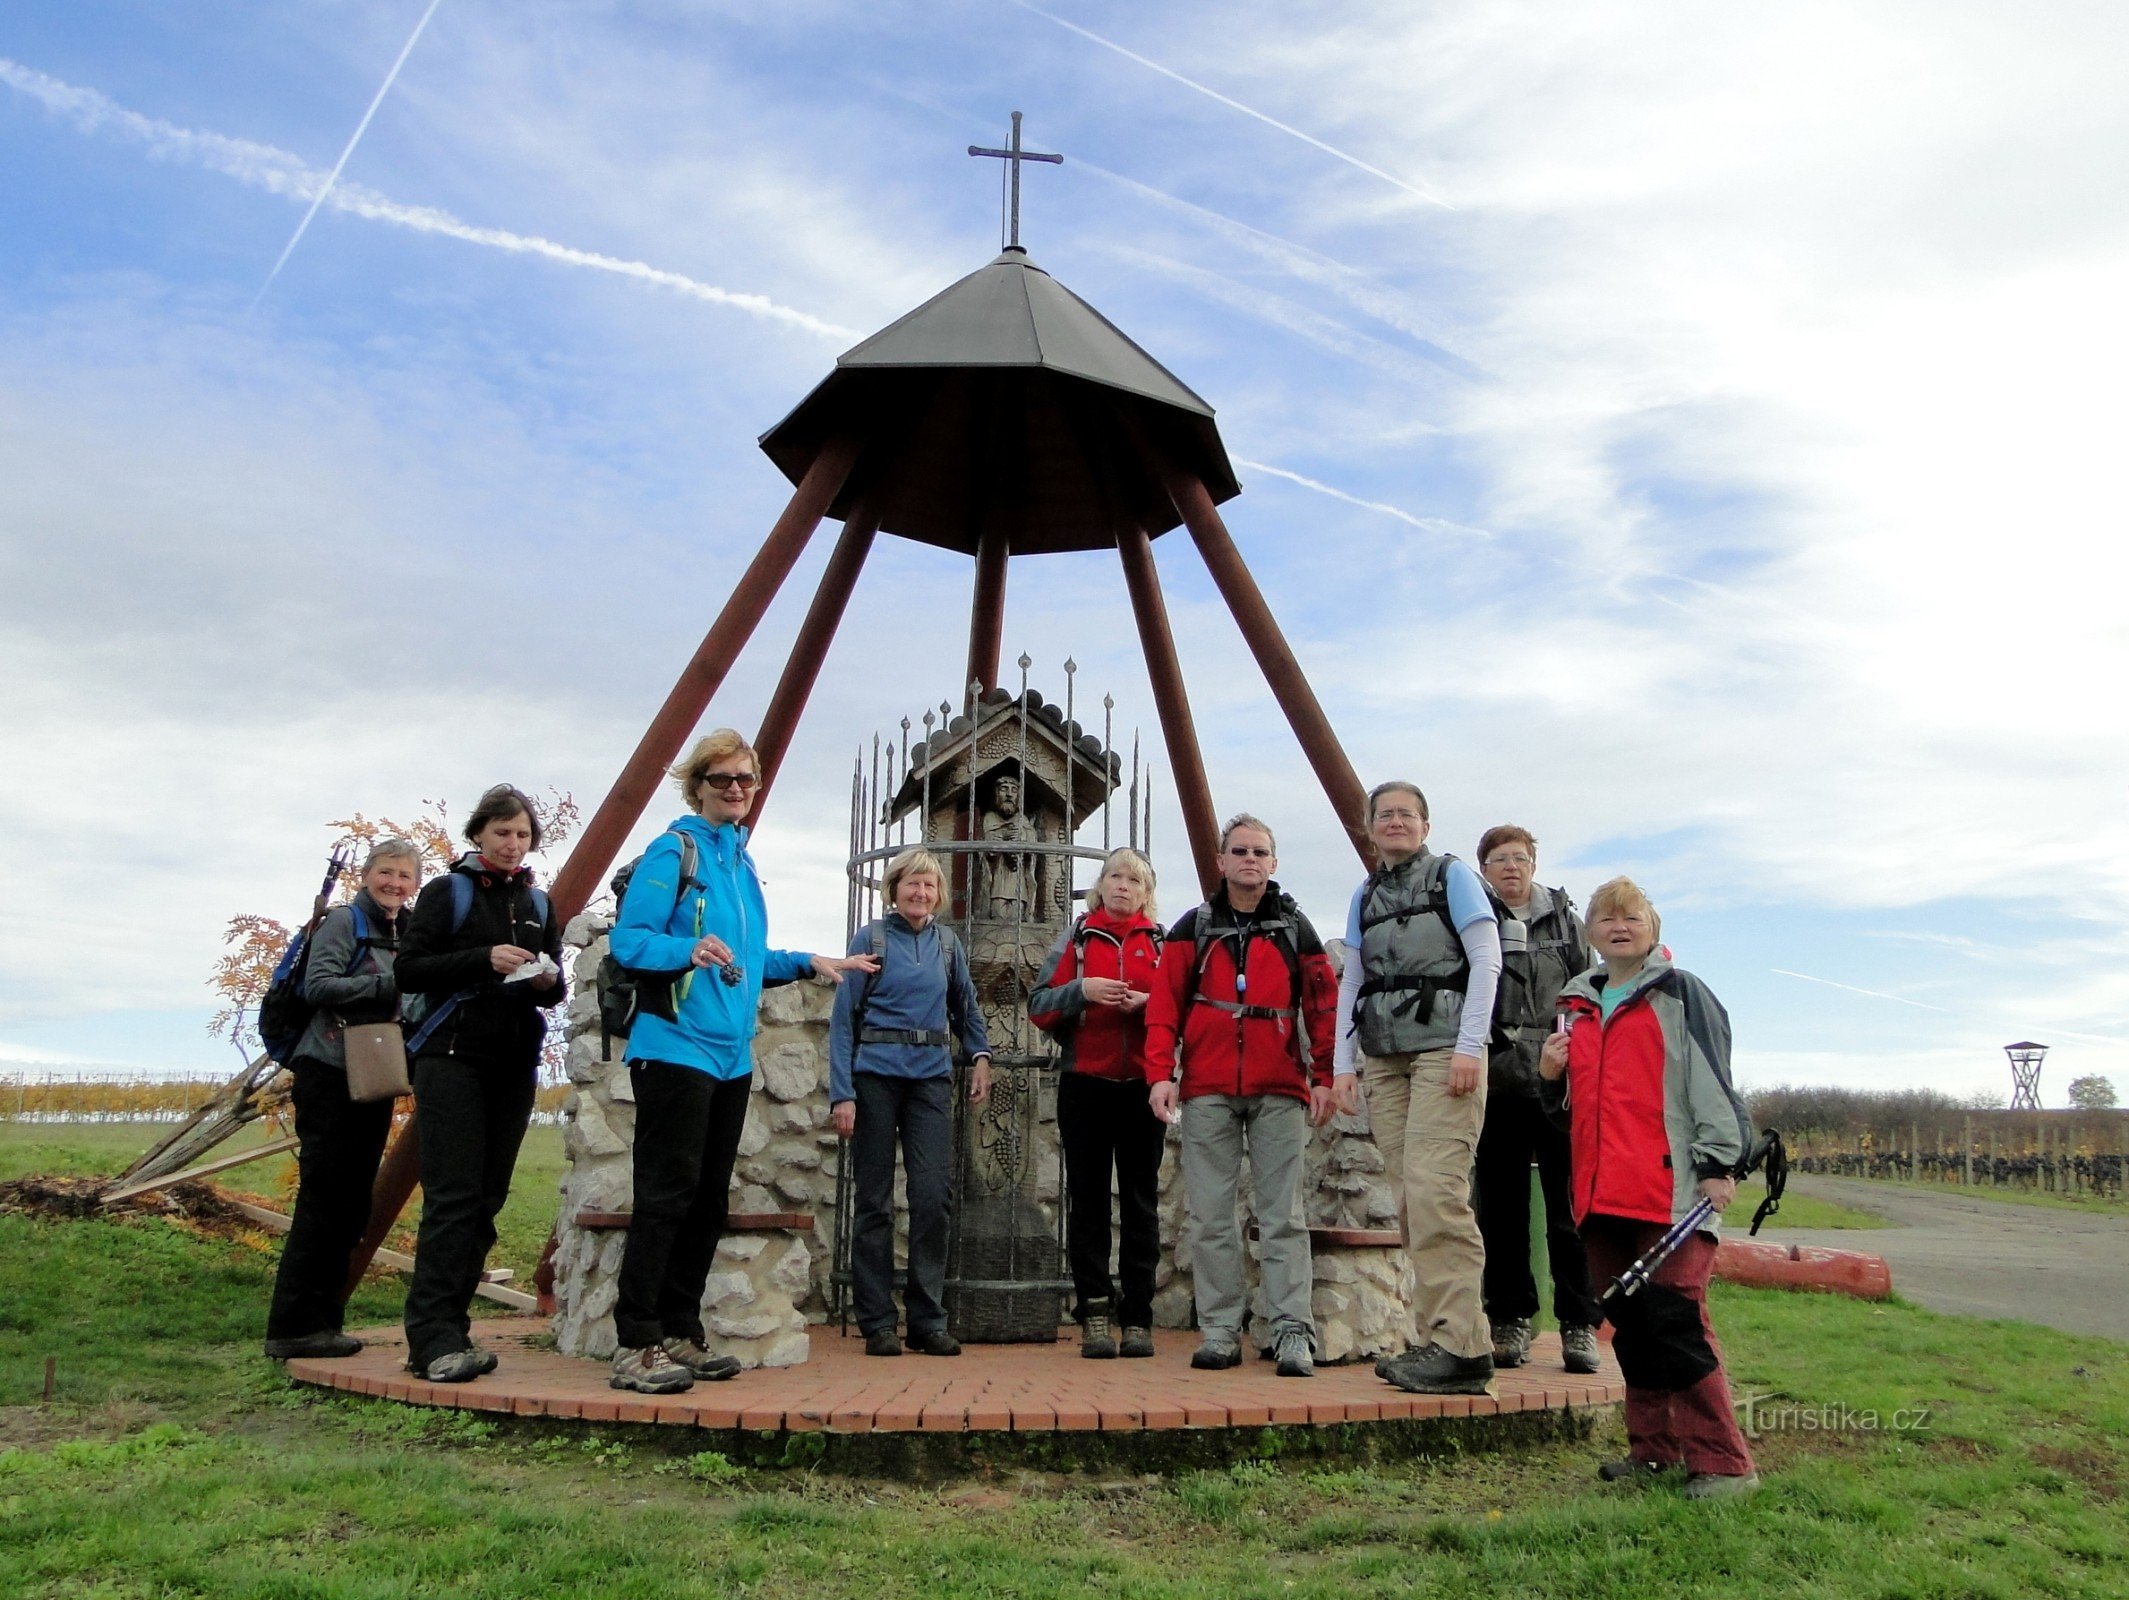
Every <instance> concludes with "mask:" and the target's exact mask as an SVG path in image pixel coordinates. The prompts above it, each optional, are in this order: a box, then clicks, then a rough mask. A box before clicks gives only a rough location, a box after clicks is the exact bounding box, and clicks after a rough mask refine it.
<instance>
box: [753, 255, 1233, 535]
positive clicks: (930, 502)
mask: <svg viewBox="0 0 2129 1600" xmlns="http://www.w3.org/2000/svg"><path fill="white" fill-rule="evenodd" d="M843 432H850V433H853V434H855V435H856V436H857V437H858V438H859V439H860V440H861V441H862V442H863V450H862V453H861V454H860V456H859V459H858V465H857V468H856V470H855V471H853V472H852V474H851V477H850V482H849V483H848V484H846V485H845V486H844V488H843V491H842V493H841V494H839V495H838V496H837V497H836V500H835V502H834V504H833V505H832V506H831V507H830V508H829V515H830V516H834V517H844V516H847V515H848V514H849V511H850V509H851V506H852V505H853V504H854V503H855V502H856V501H857V500H859V499H861V498H862V499H863V500H865V501H866V502H867V504H869V505H870V506H872V507H873V508H874V509H875V510H876V511H877V512H878V513H879V518H880V527H881V528H882V529H883V530H884V531H886V532H888V533H896V534H900V535H902V536H903V537H904V538H908V539H916V540H919V541H921V542H923V543H925V544H935V545H940V546H943V547H944V548H946V549H949V550H962V551H967V552H971V553H973V552H974V551H975V549H976V547H977V545H978V543H979V542H980V541H981V539H982V537H983V535H984V533H985V532H986V531H990V530H995V531H997V532H1000V533H1003V534H1004V535H1005V537H1006V539H1007V541H1008V544H1009V546H1010V548H1011V550H1012V551H1013V553H1014V554H1016V555H1019V554H1037V553H1040V552H1044V551H1051V550H1098V549H1108V548H1111V547H1113V546H1114V545H1115V543H1116V536H1117V533H1118V531H1119V530H1120V529H1122V528H1125V527H1129V526H1134V525H1135V526H1138V527H1143V528H1144V529H1146V531H1147V532H1148V533H1150V534H1161V533H1165V532H1167V531H1168V529H1170V528H1173V527H1175V526H1176V525H1177V524H1178V523H1179V522H1181V520H1182V518H1181V517H1180V516H1179V515H1178V514H1177V512H1176V509H1175V506H1174V503H1173V502H1172V501H1171V500H1170V499H1169V497H1168V495H1167V494H1166V493H1165V492H1163V490H1162V489H1161V487H1160V484H1159V482H1158V479H1157V477H1156V475H1155V472H1154V470H1153V468H1154V466H1155V465H1156V464H1160V465H1166V466H1170V467H1174V468H1179V469H1181V470H1182V471H1185V472H1188V473H1190V474H1191V475H1193V476H1195V477H1197V478H1199V479H1201V480H1202V481H1203V482H1204V484H1205V487H1206V489H1207V491H1208V492H1209V493H1210V494H1211V496H1212V498H1213V500H1214V501H1215V502H1216V503H1217V502H1219V501H1222V500H1228V499H1231V498H1233V497H1234V496H1235V495H1236V494H1239V493H1240V492H1241V486H1240V485H1239V484H1237V483H1236V482H1235V477H1234V469H1233V467H1232V466H1230V465H1229V464H1228V460H1227V449H1226V446H1224V445H1223V444H1222V443H1221V442H1220V433H1219V429H1218V428H1217V427H1215V426H1214V424H1213V420H1212V407H1211V406H1209V405H1207V404H1206V403H1205V402H1204V401H1203V400H1201V399H1200V398H1199V397H1198V396H1197V395H1195V394H1193V393H1192V392H1191V391H1190V389H1189V388H1188V387H1187V386H1185V385H1184V384H1183V382H1182V381H1181V380H1180V379H1178V378H1177V377H1176V376H1175V374H1173V373H1172V372H1170V371H1169V370H1168V369H1167V368H1166V367H1164V366H1162V365H1161V364H1160V363H1159V362H1158V361H1156V360H1154V359H1153V357H1151V356H1149V355H1148V354H1146V352H1145V351H1143V350H1141V349H1140V348H1139V347H1138V346H1137V345H1136V344H1134V343H1132V342H1131V340H1130V339H1129V338H1127V337H1126V336H1125V335H1124V333H1123V332H1122V331H1121V330H1120V329H1118V328H1117V327H1116V325H1115V324H1114V323H1112V322H1110V321H1109V319H1108V318H1106V317H1104V316H1103V315H1102V314H1101V313H1100V312H1098V311H1096V310H1095V309H1094V308H1093V307H1092V306H1090V305H1088V304H1087V303H1086V302H1085V301H1084V300H1082V299H1080V298H1079V296H1077V295H1075V294H1074V293H1072V291H1071V290H1069V289H1067V288H1066V287H1065V286H1064V285H1063V284H1061V283H1059V282H1058V281H1057V280H1056V279H1054V278H1052V277H1051V276H1050V275H1049V274H1048V273H1047V272H1044V271H1043V270H1042V269H1041V268H1040V267H1038V266H1036V265H1035V264H1034V263H1033V262H1032V261H1030V260H1028V258H1027V254H1026V252H1025V251H1022V250H1019V249H1008V250H1006V251H1005V252H1003V253H1002V254H1001V255H999V257H998V258H997V259H996V260H995V261H993V262H991V263H990V264H989V265H988V266H986V267H983V268H981V269H980V270H978V271H976V272H972V273H970V274H969V275H968V276H967V277H965V278H963V279H962V280H961V281H960V282H959V283H956V284H954V285H953V286H952V287H951V288H949V289H946V290H945V291H943V292H942V293H940V294H937V295H934V296H933V297H932V298H931V299H929V300H927V301H925V302H924V304H923V305H921V306H918V307H917V308H916V310H914V311H912V312H910V313H909V314H908V315H907V316H904V317H902V318H901V319H899V320H898V321H896V322H893V323H890V324H889V325H888V326H887V327H885V328H883V329H881V330H880V331H879V332H878V333H876V334H874V335H873V336H872V337H871V338H869V339H867V340H865V341H864V342H863V343H861V344H859V345H857V346H855V347H854V348H853V349H851V350H849V351H847V352H845V353H844V354H843V355H842V356H841V357H839V358H838V359H837V361H836V363H835V371H833V372H832V373H830V374H829V375H828V376H827V377H826V378H825V379H823V380H822V382H821V384H820V385H819V387H817V388H816V389H815V390H814V391H813V392H812V393H811V394H809V395H808V396H806V398H805V399H804V400H803V401H801V402H800V403H799V405H798V408H797V409H796V410H794V411H793V412H792V413H791V414H790V415H789V416H788V417H786V418H784V420H783V421H781V422H779V423H778V424H777V425H776V426H775V427H773V428H771V429H770V430H769V431H768V432H767V433H765V434H763V435H762V438H761V447H762V449H763V450H765V451H766V452H767V453H768V455H769V459H770V460H772V461H774V462H775V463H776V465H777V466H778V467H779V468H780V469H781V470H782V472H783V474H784V475H785V476H786V477H787V478H789V479H790V480H791V481H792V482H793V483H794V484H795V483H797V482H798V481H799V480H800V479H801V478H803V477H804V476H805V474H806V469H807V468H808V467H809V466H811V465H812V463H813V459H814V457H815V456H816V455H818V454H819V452H820V450H821V447H822V446H823V445H824V444H825V443H826V442H827V441H828V440H829V439H830V438H832V437H834V436H835V435H837V434H839V433H843Z"/></svg>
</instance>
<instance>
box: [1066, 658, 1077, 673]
mask: <svg viewBox="0 0 2129 1600" xmlns="http://www.w3.org/2000/svg"><path fill="white" fill-rule="evenodd" d="M1078 670H1079V663H1078V662H1076V661H1074V660H1073V659H1072V658H1071V657H1070V656H1066V657H1065V676H1066V677H1068V678H1069V677H1071V676H1072V674H1073V673H1075V672H1077V671H1078Z"/></svg>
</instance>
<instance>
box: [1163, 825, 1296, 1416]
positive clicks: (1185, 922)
mask: <svg viewBox="0 0 2129 1600" xmlns="http://www.w3.org/2000/svg"><path fill="white" fill-rule="evenodd" d="M1275 848H1276V847H1275V846H1274V844H1273V842H1272V832H1271V829H1270V828H1268V827H1266V826H1265V825H1264V824H1263V823H1262V822H1260V821H1259V820H1258V819H1257V818H1255V817H1253V816H1250V815H1249V814H1248V813H1247V812H1244V813H1243V814H1241V815H1240V816H1237V817H1235V818H1234V819H1233V820H1232V821H1230V822H1229V823H1228V824H1227V826H1226V827H1225V828H1223V829H1222V830H1221V832H1220V861H1219V869H1220V878H1221V885H1220V888H1219V891H1218V892H1217V893H1215V894H1214V896H1213V897H1212V899H1211V900H1210V901H1208V902H1206V903H1205V904H1204V905H1201V906H1199V907H1198V908H1197V909H1196V910H1195V911H1192V912H1190V913H1189V914H1188V915H1186V916H1185V917H1184V918H1183V919H1182V921H1180V922H1178V923H1177V924H1176V925H1175V927H1174V929H1173V930H1171V931H1170V933H1169V935H1168V942H1167V946H1166V948H1165V949H1164V950H1163V951H1162V954H1161V964H1160V970H1159V971H1158V973H1157V974H1156V975H1155V981H1154V985H1153V994H1152V996H1151V998H1150V999H1149V1000H1148V1001H1147V1003H1146V1077H1147V1079H1148V1081H1149V1082H1150V1083H1151V1084H1152V1085H1153V1090H1152V1095H1151V1104H1152V1106H1153V1110H1154V1113H1155V1115H1157V1116H1160V1117H1163V1118H1165V1119H1167V1120H1168V1121H1170V1122H1175V1121H1178V1120H1180V1121H1181V1123H1182V1128H1183V1190H1184V1194H1185V1196H1186V1198H1187V1199H1188V1201H1189V1205H1190V1222H1191V1233H1190V1270H1191V1275H1192V1279H1193V1283H1194V1286H1195V1290H1196V1295H1197V1309H1198V1327H1199V1329H1200V1330H1201V1331H1202V1334H1203V1342H1202V1343H1201V1344H1200V1345H1199V1346H1198V1350H1197V1353H1196V1354H1195V1355H1193V1356H1192V1357H1191V1358H1190V1364H1191V1365H1192V1366H1193V1367H1207V1368H1220V1367H1232V1366H1234V1365H1236V1364H1237V1363H1239V1362H1240V1361H1241V1359H1242V1319H1243V1315H1244V1313H1245V1310H1246V1307H1245V1305H1244V1302H1243V1297H1242V1224H1241V1218H1240V1217H1239V1215H1238V1214H1237V1212H1236V1209H1235V1208H1236V1200H1237V1194H1238V1189H1239V1186H1240V1182H1241V1175H1242V1158H1243V1156H1244V1155H1245V1153H1246V1154H1247V1156H1248V1158H1249V1187H1250V1199H1251V1206H1252V1209H1253V1211H1254V1212H1255V1215H1256V1223H1257V1240H1258V1244H1259V1251H1258V1255H1259V1259H1260V1261H1261V1263H1262V1268H1263V1287H1264V1301H1265V1306H1266V1309H1267V1311H1268V1312H1269V1314H1270V1317H1271V1325H1272V1353H1273V1355H1274V1356H1275V1357H1276V1358H1277V1360H1278V1363H1279V1375H1280V1376H1281V1377H1282V1378H1306V1377H1311V1376H1313V1375H1314V1373H1315V1370H1316V1367H1315V1359H1314V1343H1315V1323H1314V1320H1313V1318H1312V1317H1311V1315H1310V1310H1309V1302H1310V1298H1311V1294H1312V1291H1313V1288H1314V1283H1313V1277H1312V1272H1311V1268H1310V1263H1309V1250H1308V1226H1307V1221H1306V1219H1305V1218H1304V1217H1303V1215H1302V1209H1301V1181H1302V1173H1303V1170H1304V1161H1305V1157H1306V1155H1307V1151H1308V1133H1309V1129H1310V1127H1312V1126H1314V1127H1321V1126H1322V1125H1323V1124H1324V1123H1325V1122H1327V1121H1329V1120H1330V1116H1331V1029H1332V1026H1333V1024H1334V1022H1335V1019H1336V1015H1337V991H1338V979H1337V976H1336V975H1335V974H1334V973H1333V972H1332V970H1331V963H1330V958H1329V957H1328V956H1326V955H1325V954H1324V950H1323V941H1322V940H1320V939H1318V938H1317V937H1316V930H1315V929H1314V928H1313V927H1311V926H1310V925H1309V921H1308V918H1306V917H1304V916H1303V915H1302V914H1301V909H1300V907H1298V906H1296V905H1295V904H1294V902H1293V899H1292V897H1291V896H1289V895H1286V894H1284V893H1282V892H1281V891H1280V888H1279V886H1278V884H1277V883H1275V882H1274V881H1273V880H1272V874H1273V873H1274V872H1276V871H1277V870H1278V867H1279V859H1278V856H1277V855H1276V854H1275V853H1274V850H1275ZM1178 1102H1180V1107H1179V1105H1178Z"/></svg>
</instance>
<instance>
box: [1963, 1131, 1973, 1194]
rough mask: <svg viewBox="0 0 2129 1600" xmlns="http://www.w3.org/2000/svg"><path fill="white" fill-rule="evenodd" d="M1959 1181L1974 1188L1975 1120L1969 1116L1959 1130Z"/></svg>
mask: <svg viewBox="0 0 2129 1600" xmlns="http://www.w3.org/2000/svg"><path fill="white" fill-rule="evenodd" d="M1959 1172H1960V1177H1959V1181H1960V1182H1961V1183H1963V1184H1965V1185H1966V1186H1967V1187H1968V1188H1969V1189H1971V1188H1973V1186H1974V1119H1973V1118H1972V1117H1971V1116H1969V1117H1967V1119H1966V1120H1965V1121H1964V1122H1963V1123H1962V1124H1961V1125H1960V1128H1959Z"/></svg>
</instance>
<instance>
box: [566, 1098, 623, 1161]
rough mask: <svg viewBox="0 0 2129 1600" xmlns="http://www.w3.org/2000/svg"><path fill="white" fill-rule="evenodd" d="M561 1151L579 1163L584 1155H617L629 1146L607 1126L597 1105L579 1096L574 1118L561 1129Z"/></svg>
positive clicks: (594, 1101) (593, 1101)
mask: <svg viewBox="0 0 2129 1600" xmlns="http://www.w3.org/2000/svg"><path fill="white" fill-rule="evenodd" d="M562 1148H563V1150H564V1151H566V1152H567V1153H568V1155H569V1158H570V1160H572V1161H581V1160H583V1159H585V1158H586V1157H588V1156H617V1155H621V1154H623V1153H625V1152H626V1151H627V1150H628V1148H629V1146H628V1141H627V1140H625V1139H622V1138H620V1137H619V1136H618V1135H616V1134H615V1132H614V1130H613V1129H612V1128H611V1127H610V1126H608V1124H607V1120H606V1114H605V1113H604V1112H603V1111H601V1110H600V1109H599V1105H598V1102H597V1101H596V1100H593V1099H589V1098H582V1097H580V1099H579V1101H578V1105H577V1110H576V1115H575V1116H573V1117H571V1118H569V1120H568V1121H567V1122H565V1123H564V1124H563V1126H562Z"/></svg>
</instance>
